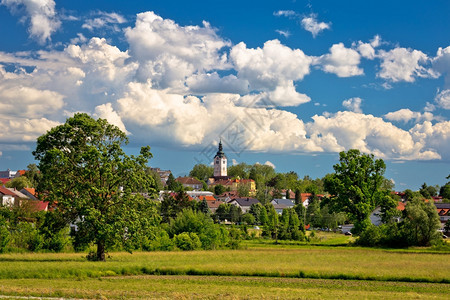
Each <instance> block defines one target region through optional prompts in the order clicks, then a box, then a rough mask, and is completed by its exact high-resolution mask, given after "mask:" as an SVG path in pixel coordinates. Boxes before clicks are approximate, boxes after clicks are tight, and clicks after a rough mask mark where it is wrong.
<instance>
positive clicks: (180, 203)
mask: <svg viewBox="0 0 450 300" xmlns="http://www.w3.org/2000/svg"><path fill="white" fill-rule="evenodd" d="M193 203H194V202H193V201H190V200H189V196H188V194H187V193H186V192H185V191H180V192H178V193H177V194H176V195H173V194H169V193H164V195H163V199H162V201H161V206H160V211H161V216H162V221H163V222H165V223H168V222H169V221H170V219H173V218H175V217H176V216H177V214H178V213H179V212H181V211H182V210H183V209H186V208H192V205H193Z"/></svg>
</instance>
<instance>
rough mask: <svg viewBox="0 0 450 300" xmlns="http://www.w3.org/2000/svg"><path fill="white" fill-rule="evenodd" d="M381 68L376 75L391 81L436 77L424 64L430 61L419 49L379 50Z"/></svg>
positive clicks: (409, 80) (412, 80) (411, 80)
mask: <svg viewBox="0 0 450 300" xmlns="http://www.w3.org/2000/svg"><path fill="white" fill-rule="evenodd" d="M378 57H379V58H380V59H381V60H382V62H381V66H380V67H381V70H380V72H378V74H377V76H378V77H381V78H383V79H387V80H390V81H392V82H399V81H406V82H414V81H415V80H416V78H417V77H421V78H436V77H437V76H438V74H437V73H436V72H434V71H433V70H432V69H430V68H426V67H425V66H424V65H425V64H427V63H429V62H430V59H429V58H428V56H427V55H426V54H425V53H423V52H422V51H419V50H412V49H406V48H394V49H392V50H390V51H384V50H380V51H379V52H378Z"/></svg>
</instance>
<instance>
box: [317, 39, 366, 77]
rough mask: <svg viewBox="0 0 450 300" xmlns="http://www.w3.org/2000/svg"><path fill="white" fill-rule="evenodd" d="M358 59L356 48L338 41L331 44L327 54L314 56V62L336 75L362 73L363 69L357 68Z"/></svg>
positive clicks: (359, 59) (359, 57)
mask: <svg viewBox="0 0 450 300" xmlns="http://www.w3.org/2000/svg"><path fill="white" fill-rule="evenodd" d="M360 61H361V56H360V54H359V53H358V52H357V51H356V50H354V49H350V48H345V46H344V44H343V43H339V44H334V45H333V46H331V48H330V53H329V54H324V55H322V56H320V57H317V58H315V60H314V64H315V65H317V66H319V67H320V68H321V69H322V70H323V71H325V72H327V73H333V74H336V75H337V76H338V77H351V76H358V75H362V74H364V71H363V69H361V68H359V63H360Z"/></svg>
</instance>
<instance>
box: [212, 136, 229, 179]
mask: <svg viewBox="0 0 450 300" xmlns="http://www.w3.org/2000/svg"><path fill="white" fill-rule="evenodd" d="M226 176H227V157H226V155H225V153H224V152H223V146H222V139H220V142H219V150H218V151H217V154H216V156H214V177H226Z"/></svg>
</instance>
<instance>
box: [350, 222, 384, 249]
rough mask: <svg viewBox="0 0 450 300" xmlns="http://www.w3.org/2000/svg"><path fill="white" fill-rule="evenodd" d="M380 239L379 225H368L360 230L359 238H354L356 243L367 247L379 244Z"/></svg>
mask: <svg viewBox="0 0 450 300" xmlns="http://www.w3.org/2000/svg"><path fill="white" fill-rule="evenodd" d="M381 240H382V233H381V230H380V228H379V227H377V226H375V225H369V226H367V227H366V228H365V230H364V231H362V232H361V233H360V235H359V238H358V239H357V240H356V244H358V245H361V246H367V247H374V246H379V245H380V241H381Z"/></svg>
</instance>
